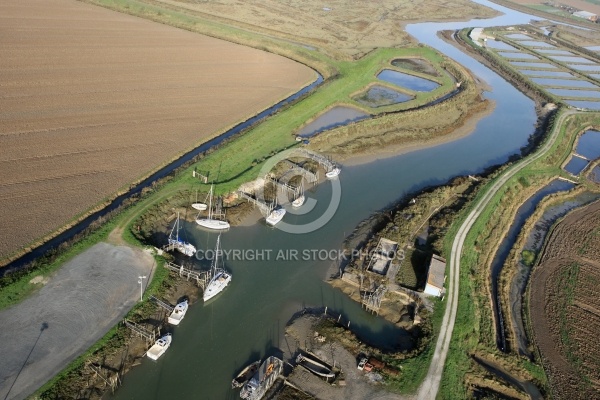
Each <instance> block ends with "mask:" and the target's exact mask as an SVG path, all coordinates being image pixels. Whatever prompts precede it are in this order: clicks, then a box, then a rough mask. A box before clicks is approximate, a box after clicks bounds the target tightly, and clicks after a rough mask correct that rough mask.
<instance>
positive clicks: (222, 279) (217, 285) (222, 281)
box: [203, 235, 231, 301]
mask: <svg viewBox="0 0 600 400" xmlns="http://www.w3.org/2000/svg"><path fill="white" fill-rule="evenodd" d="M220 255H221V235H219V237H218V238H217V246H216V248H215V258H214V260H213V262H212V266H211V270H212V271H211V272H212V274H211V275H212V278H211V279H210V282H208V285H206V288H205V289H204V295H203V298H204V301H208V300H210V299H212V298H213V297H215V296H216V295H218V294H219V293H221V292H222V291H223V289H225V288H226V287H227V285H229V282H231V274H230V273H229V272H227V271H225V269H223V268H221V267H220V266H219V256H220ZM221 262H222V261H221Z"/></svg>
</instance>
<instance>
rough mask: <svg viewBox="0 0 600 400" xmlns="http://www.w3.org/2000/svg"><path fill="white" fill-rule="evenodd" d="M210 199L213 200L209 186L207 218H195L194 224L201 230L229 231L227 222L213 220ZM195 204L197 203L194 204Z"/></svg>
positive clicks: (211, 188) (211, 189) (211, 187)
mask: <svg viewBox="0 0 600 400" xmlns="http://www.w3.org/2000/svg"><path fill="white" fill-rule="evenodd" d="M212 199H213V186H212V185H211V186H210V192H209V193H208V207H207V208H208V216H207V218H200V217H199V216H198V217H196V223H197V224H198V225H200V226H201V227H203V228H207V229H212V230H217V231H222V230H225V229H229V227H230V225H229V222H227V221H224V220H221V219H216V218H213V207H212ZM196 204H197V203H196Z"/></svg>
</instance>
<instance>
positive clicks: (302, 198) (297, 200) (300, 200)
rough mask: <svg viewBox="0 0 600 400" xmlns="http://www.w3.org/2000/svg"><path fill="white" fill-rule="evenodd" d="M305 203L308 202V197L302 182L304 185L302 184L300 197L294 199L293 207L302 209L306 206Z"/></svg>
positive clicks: (299, 192)
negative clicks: (305, 194)
mask: <svg viewBox="0 0 600 400" xmlns="http://www.w3.org/2000/svg"><path fill="white" fill-rule="evenodd" d="M305 201H306V197H305V196H304V182H302V183H300V188H299V191H298V197H296V198H295V199H294V201H292V207H294V208H300V207H302V205H303V204H304V202H305Z"/></svg>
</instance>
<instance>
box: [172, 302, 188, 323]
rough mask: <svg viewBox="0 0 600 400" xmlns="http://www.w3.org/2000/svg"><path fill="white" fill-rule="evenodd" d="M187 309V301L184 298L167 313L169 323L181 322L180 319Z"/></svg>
mask: <svg viewBox="0 0 600 400" xmlns="http://www.w3.org/2000/svg"><path fill="white" fill-rule="evenodd" d="M187 310H188V301H187V300H184V301H182V302H181V303H178V304H177V305H176V306H175V308H174V309H173V312H172V313H171V315H169V319H168V321H169V323H170V324H171V325H179V323H180V322H181V320H183V317H185V313H186V312H187Z"/></svg>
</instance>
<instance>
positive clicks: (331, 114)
mask: <svg viewBox="0 0 600 400" xmlns="http://www.w3.org/2000/svg"><path fill="white" fill-rule="evenodd" d="M367 117H369V114H367V113H365V112H363V111H360V110H357V109H356V108H352V107H345V106H337V107H333V108H332V109H331V110H329V111H327V112H325V113H323V114H321V115H320V116H318V117H317V118H316V119H315V120H314V121H312V122H310V123H309V124H308V125H306V126H305V127H304V128H302V129H301V130H300V132H298V136H301V137H311V136H314V135H316V134H317V133H320V132H323V131H326V130H329V129H333V128H337V127H338V126H342V125H348V124H349V123H351V122H356V121H360V120H361V119H365V118H367Z"/></svg>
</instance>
